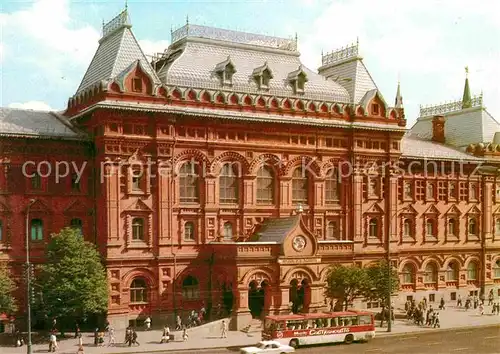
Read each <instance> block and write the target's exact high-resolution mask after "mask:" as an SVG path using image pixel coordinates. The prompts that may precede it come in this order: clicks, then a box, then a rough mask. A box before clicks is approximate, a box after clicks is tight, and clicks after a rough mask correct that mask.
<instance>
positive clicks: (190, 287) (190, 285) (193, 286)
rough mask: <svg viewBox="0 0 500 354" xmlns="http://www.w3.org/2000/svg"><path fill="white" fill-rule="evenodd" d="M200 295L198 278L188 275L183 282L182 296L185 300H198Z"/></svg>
mask: <svg viewBox="0 0 500 354" xmlns="http://www.w3.org/2000/svg"><path fill="white" fill-rule="evenodd" d="M199 296H200V289H199V284H198V279H196V278H195V277H192V276H191V275H188V276H187V277H186V278H185V279H184V281H183V282H182V297H183V298H184V299H185V300H196V299H198V297H199Z"/></svg>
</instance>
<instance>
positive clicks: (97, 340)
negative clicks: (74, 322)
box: [94, 328, 99, 347]
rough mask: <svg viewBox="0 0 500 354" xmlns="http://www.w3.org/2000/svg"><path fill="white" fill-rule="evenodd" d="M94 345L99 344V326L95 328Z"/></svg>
mask: <svg viewBox="0 0 500 354" xmlns="http://www.w3.org/2000/svg"><path fill="white" fill-rule="evenodd" d="M94 345H95V346H96V347H97V346H99V328H96V329H95V330H94Z"/></svg>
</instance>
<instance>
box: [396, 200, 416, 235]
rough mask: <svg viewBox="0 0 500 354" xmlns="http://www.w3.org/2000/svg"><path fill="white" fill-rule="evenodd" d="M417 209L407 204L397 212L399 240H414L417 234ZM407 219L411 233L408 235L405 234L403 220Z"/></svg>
mask: <svg viewBox="0 0 500 354" xmlns="http://www.w3.org/2000/svg"><path fill="white" fill-rule="evenodd" d="M417 215H418V213H417V211H416V210H415V209H414V208H413V207H412V206H411V205H408V206H407V207H406V208H404V209H403V210H402V211H401V212H400V213H399V218H400V228H399V230H400V231H399V233H400V240H401V242H415V241H416V235H417ZM406 220H408V221H409V222H410V223H411V233H410V236H406V235H405V221H406Z"/></svg>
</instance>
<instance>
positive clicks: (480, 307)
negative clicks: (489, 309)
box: [479, 302, 484, 316]
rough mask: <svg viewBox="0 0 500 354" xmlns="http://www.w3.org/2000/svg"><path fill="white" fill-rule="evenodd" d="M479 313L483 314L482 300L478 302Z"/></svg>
mask: <svg viewBox="0 0 500 354" xmlns="http://www.w3.org/2000/svg"><path fill="white" fill-rule="evenodd" d="M479 314H480V315H481V316H482V315H484V304H483V303H482V302H481V303H480V304H479Z"/></svg>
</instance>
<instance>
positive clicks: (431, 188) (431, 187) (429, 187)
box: [427, 182, 436, 199]
mask: <svg viewBox="0 0 500 354" xmlns="http://www.w3.org/2000/svg"><path fill="white" fill-rule="evenodd" d="M435 194H436V193H435V188H434V184H433V183H429V182H427V199H434V196H435Z"/></svg>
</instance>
